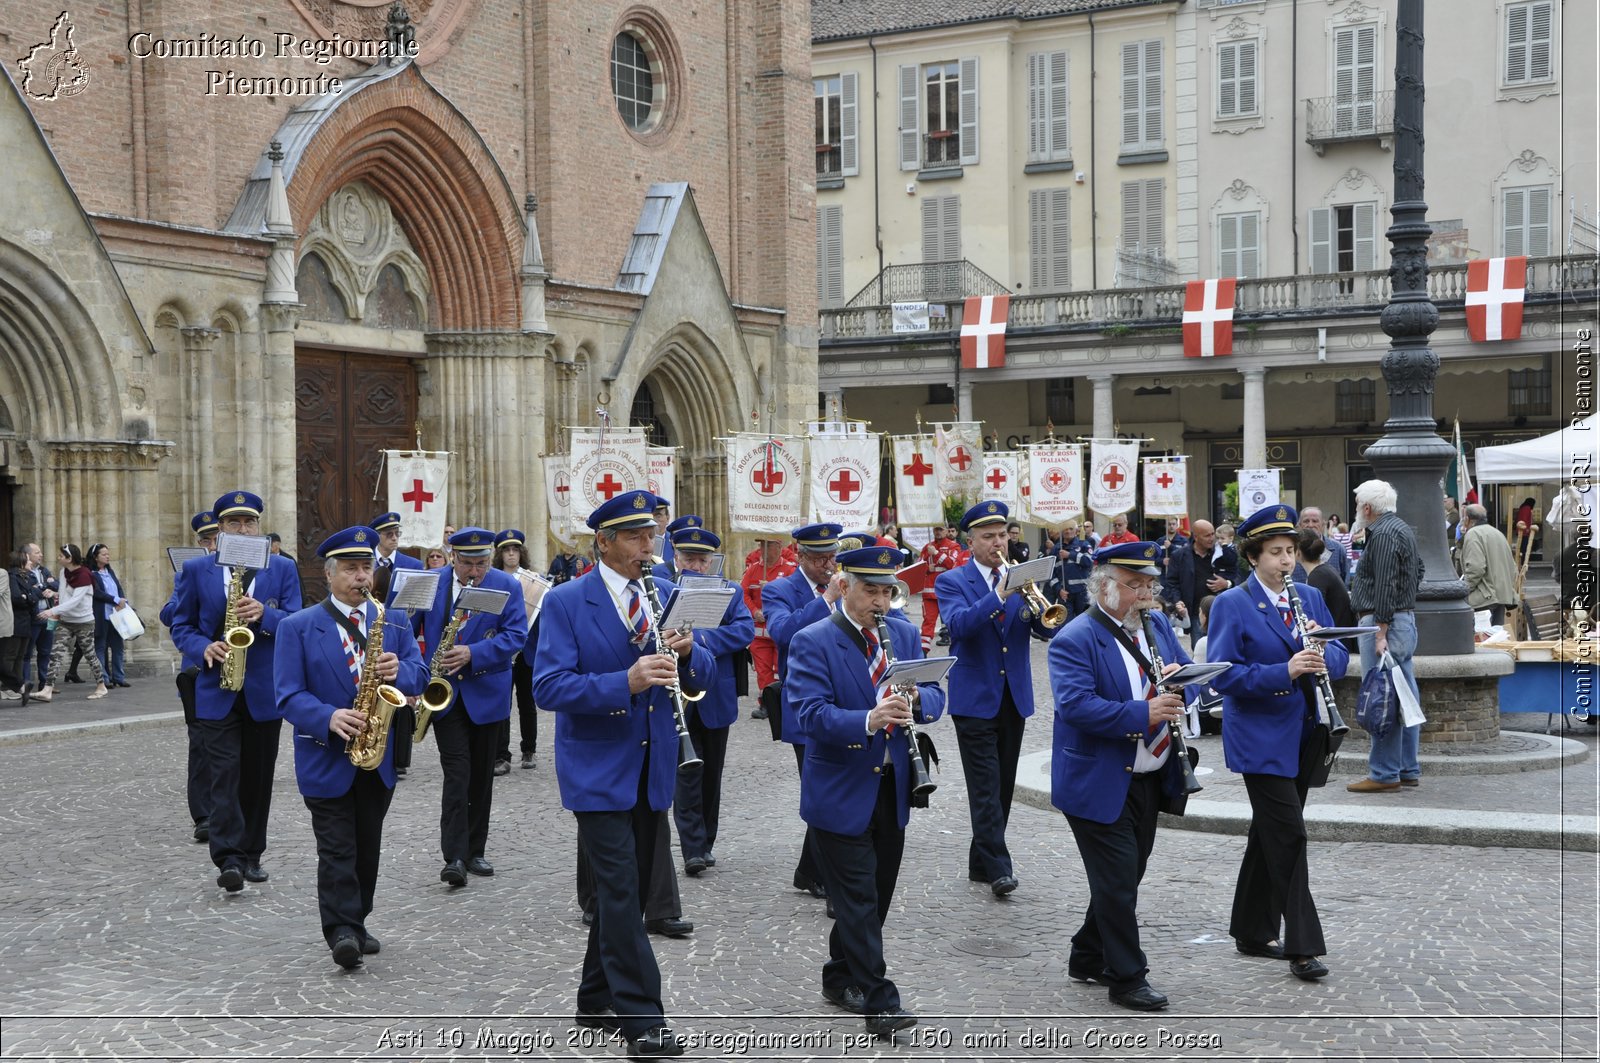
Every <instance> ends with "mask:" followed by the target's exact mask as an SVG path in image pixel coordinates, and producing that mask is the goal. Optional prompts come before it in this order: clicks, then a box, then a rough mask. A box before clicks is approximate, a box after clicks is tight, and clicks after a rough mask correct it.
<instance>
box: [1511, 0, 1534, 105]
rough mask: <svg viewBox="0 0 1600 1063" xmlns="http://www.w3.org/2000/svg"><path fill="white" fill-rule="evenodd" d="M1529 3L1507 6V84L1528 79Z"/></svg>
mask: <svg viewBox="0 0 1600 1063" xmlns="http://www.w3.org/2000/svg"><path fill="white" fill-rule="evenodd" d="M1528 15H1529V11H1528V5H1526V4H1512V5H1511V6H1510V7H1508V8H1506V84H1508V85H1515V84H1519V83H1521V82H1523V81H1526V80H1528Z"/></svg>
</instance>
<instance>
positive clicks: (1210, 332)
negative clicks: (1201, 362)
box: [1183, 277, 1238, 358]
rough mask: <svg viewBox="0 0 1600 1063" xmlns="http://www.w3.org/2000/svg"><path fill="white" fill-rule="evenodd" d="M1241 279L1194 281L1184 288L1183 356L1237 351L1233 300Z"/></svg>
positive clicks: (1203, 355) (1204, 355) (1198, 356)
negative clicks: (1234, 337)
mask: <svg viewBox="0 0 1600 1063" xmlns="http://www.w3.org/2000/svg"><path fill="white" fill-rule="evenodd" d="M1237 284H1238V280H1237V278H1234V277H1223V278H1221V279H1217V278H1212V279H1211V280H1203V281H1190V282H1189V283H1188V284H1186V285H1184V288H1183V356H1184V357H1185V358H1210V357H1213V356H1214V355H1223V354H1232V353H1233V299H1234V292H1235V290H1236V286H1237Z"/></svg>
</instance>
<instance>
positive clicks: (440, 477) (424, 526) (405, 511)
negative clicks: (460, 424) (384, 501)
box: [383, 450, 450, 549]
mask: <svg viewBox="0 0 1600 1063" xmlns="http://www.w3.org/2000/svg"><path fill="white" fill-rule="evenodd" d="M383 456H384V460H385V461H386V462H387V463H388V469H389V508H390V509H392V510H394V511H395V512H396V513H399V514H400V545H401V546H420V547H422V548H423V549H428V548H431V547H435V546H438V545H439V544H441V543H443V542H444V526H445V519H446V518H445V507H446V506H447V505H449V503H450V482H449V480H450V454H449V452H448V451H415V450H386V451H384V452H383Z"/></svg>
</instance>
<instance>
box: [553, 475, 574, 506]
mask: <svg viewBox="0 0 1600 1063" xmlns="http://www.w3.org/2000/svg"><path fill="white" fill-rule="evenodd" d="M571 490H572V481H571V480H569V479H568V478H567V474H566V473H564V472H561V473H557V474H556V501H558V502H560V503H561V504H562V505H563V506H564V505H566V504H567V503H568V502H570V501H571V499H569V498H568V497H567V492H569V491H571Z"/></svg>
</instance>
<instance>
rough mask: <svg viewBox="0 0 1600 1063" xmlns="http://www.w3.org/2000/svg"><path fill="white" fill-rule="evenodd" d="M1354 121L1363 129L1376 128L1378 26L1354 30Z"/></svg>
mask: <svg viewBox="0 0 1600 1063" xmlns="http://www.w3.org/2000/svg"><path fill="white" fill-rule="evenodd" d="M1355 79H1356V123H1357V126H1356V127H1357V128H1358V129H1361V130H1363V131H1366V130H1374V129H1377V128H1378V110H1377V93H1378V28H1377V27H1376V26H1362V27H1360V28H1359V29H1357V30H1356V71H1355Z"/></svg>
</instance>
